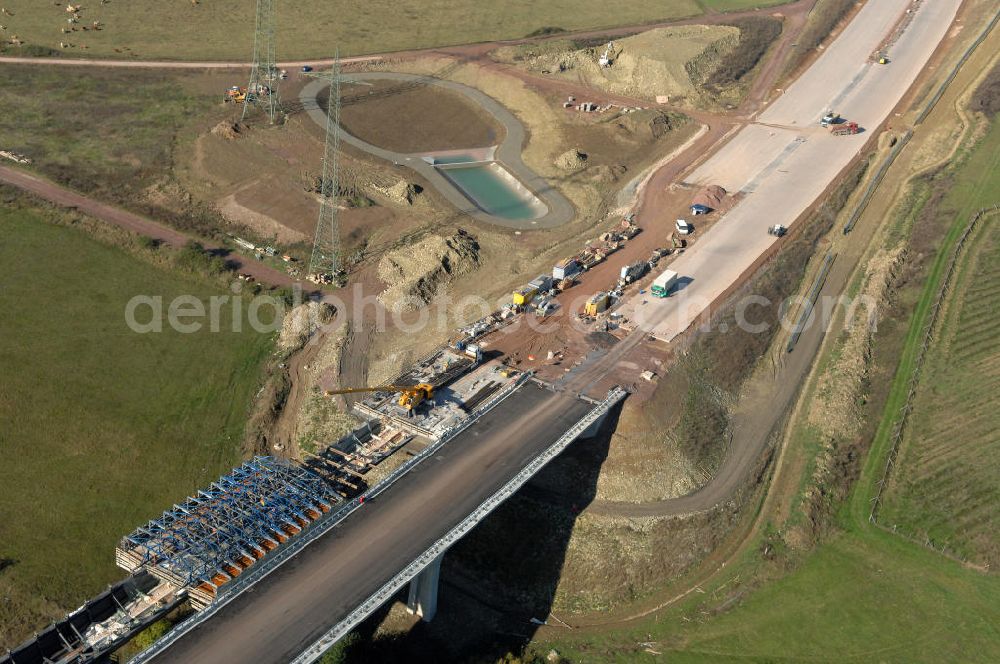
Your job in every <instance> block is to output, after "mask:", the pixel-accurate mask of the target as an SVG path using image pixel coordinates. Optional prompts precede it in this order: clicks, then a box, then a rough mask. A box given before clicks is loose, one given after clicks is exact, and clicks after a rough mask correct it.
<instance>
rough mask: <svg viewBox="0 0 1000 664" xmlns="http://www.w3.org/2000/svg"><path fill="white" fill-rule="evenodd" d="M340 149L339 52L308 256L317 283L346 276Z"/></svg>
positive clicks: (327, 106)
mask: <svg viewBox="0 0 1000 664" xmlns="http://www.w3.org/2000/svg"><path fill="white" fill-rule="evenodd" d="M339 150H340V55H339V53H338V55H337V56H336V59H335V60H334V63H333V68H332V69H331V70H330V97H329V99H328V101H327V104H326V147H325V150H324V152H323V176H322V178H321V180H320V198H321V201H320V208H319V220H318V221H317V222H316V235H315V238H314V239H313V250H312V257H311V258H310V259H309V278H310V279H311V280H313V281H315V282H317V283H334V282H336V281H340V280H341V279H343V270H342V268H343V266H342V265H341V259H340V251H341V247H340V224H339V221H338V218H337V195H338V193H339V192H340V181H339V172H338V170H339V169H338V163H339V162H338V154H339Z"/></svg>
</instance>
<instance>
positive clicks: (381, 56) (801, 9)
mask: <svg viewBox="0 0 1000 664" xmlns="http://www.w3.org/2000/svg"><path fill="white" fill-rule="evenodd" d="M815 2H816V0H797V2H791V3H789V4H787V5H778V6H775V7H769V8H767V9H766V10H764V12H760V11H757V10H754V9H751V10H746V11H739V12H730V13H726V14H720V13H718V12H715V11H712V12H707V13H706V14H705V15H702V16H692V17H690V18H686V19H680V20H674V21H661V22H657V23H646V24H642V25H627V26H621V27H617V28H605V29H596V30H583V31H579V32H562V33H559V34H556V35H549V36H542V37H526V38H524V39H508V40H498V41H490V42H482V43H479V44H464V45H459V46H447V47H428V48H423V49H416V50H410V51H392V52H388V53H373V54H371V55H358V56H352V57H346V58H341V59H340V62H341V64H352V63H360V62H372V61H378V60H385V59H390V58H391V59H393V60H403V59H415V58H421V57H425V56H426V55H428V54H431V53H434V52H440V53H446V54H450V55H454V56H457V57H460V58H462V57H469V56H473V57H481V56H482V55H484V54H485V53H488V52H489V51H492V50H493V49H495V48H497V47H500V46H511V45H515V46H516V45H518V44H530V43H536V42H542V41H546V40H551V39H567V38H571V39H589V38H595V37H620V36H622V35H630V34H634V33H635V32H638V31H640V30H652V29H654V28H665V27H669V26H674V25H712V24H718V23H725V22H728V21H731V20H733V19H735V18H741V17H745V16H757V15H760V14H761V13H767V14H776V13H780V14H782V15H783V16H786V17H805V16H806V15H807V14H808V12H809V10H810V9H811V8H812V6H813V5H814V4H815ZM247 50H248V51H249V48H248V49H247ZM4 62H7V63H11V64H30V65H55V66H84V67H121V68H129V69H141V68H152V69H246V68H249V67H250V63H249V62H233V61H229V62H223V61H219V62H205V61H195V62H184V61H178V60H114V59H102V58H44V57H42V58H24V57H15V56H2V57H0V63H4ZM333 62H334V59H333V58H315V59H312V60H288V61H285V62H279V63H277V66H278V67H284V68H298V67H301V66H303V65H310V66H314V67H315V66H324V65H331V64H333Z"/></svg>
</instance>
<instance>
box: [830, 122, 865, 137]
mask: <svg viewBox="0 0 1000 664" xmlns="http://www.w3.org/2000/svg"><path fill="white" fill-rule="evenodd" d="M859 131H861V128H860V127H858V123H857V122H845V123H844V124H840V125H834V126H832V127H830V133H831V134H832V135H834V136H849V135H851V134H856V133H858V132H859Z"/></svg>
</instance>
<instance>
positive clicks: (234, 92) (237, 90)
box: [224, 85, 247, 104]
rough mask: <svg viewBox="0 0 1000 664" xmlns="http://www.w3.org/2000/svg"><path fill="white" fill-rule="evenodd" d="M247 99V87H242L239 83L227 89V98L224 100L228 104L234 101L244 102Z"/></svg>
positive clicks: (237, 102) (236, 102)
mask: <svg viewBox="0 0 1000 664" xmlns="http://www.w3.org/2000/svg"><path fill="white" fill-rule="evenodd" d="M246 100H247V89H246V88H241V87H240V86H238V85H234V86H233V87H231V88H229V89H228V90H226V98H225V100H224V101H225V102H226V103H227V104H228V103H229V102H233V103H234V104H242V103H243V102H245V101H246Z"/></svg>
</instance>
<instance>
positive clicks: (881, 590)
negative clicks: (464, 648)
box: [541, 532, 1000, 664]
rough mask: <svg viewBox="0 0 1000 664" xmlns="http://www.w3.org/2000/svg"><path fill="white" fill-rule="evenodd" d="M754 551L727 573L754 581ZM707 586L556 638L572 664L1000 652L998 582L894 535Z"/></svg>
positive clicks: (990, 656) (862, 538) (866, 538)
mask: <svg viewBox="0 0 1000 664" xmlns="http://www.w3.org/2000/svg"><path fill="white" fill-rule="evenodd" d="M755 553H756V552H755ZM750 558H751V557H749V556H748V557H747V558H746V559H744V561H743V562H742V564H741V565H739V566H738V567H736V568H734V569H733V570H732V572H731V574H730V576H729V577H728V578H730V579H732V578H733V577H734V576H735V577H739V578H742V579H744V581H749V580H751V579H752V578H753V575H754V573H755V572H754V562H753V561H752V560H751V559H750ZM758 560H759V558H758ZM703 589H704V590H705V593H704V594H698V595H696V596H695V597H694V598H693V599H690V600H688V601H685V602H683V603H682V604H681V605H679V606H677V607H675V608H672V609H668V610H666V611H662V612H660V613H658V614H657V616H656V618H655V619H647V620H644V621H641V622H639V623H637V624H635V625H634V626H631V627H629V628H628V629H625V630H622V631H617V632H614V633H613V636H608V635H602V634H595V635H588V636H586V637H579V638H578V639H573V640H570V639H565V640H560V641H556V642H554V643H552V644H551V645H552V647H554V648H555V649H556V650H557V651H558V652H559V653H560V654H562V655H565V656H566V657H567V658H568V659H569V660H570V661H572V662H584V661H586V662H644V661H659V660H661V659H662V660H663V661H668V662H712V663H718V662H779V661H782V662H807V661H808V662H829V663H835V662H836V663H839V662H911V663H913V662H928V663H929V664H933V663H938V662H959V661H961V662H984V663H986V662H995V661H997V659H998V658H1000V629H998V627H997V625H998V624H1000V600H998V599H997V598H998V596H1000V579H998V578H997V577H996V576H988V577H984V576H983V575H982V574H979V573H977V572H973V571H971V570H967V569H963V568H961V567H960V566H958V565H956V564H954V563H952V562H951V561H949V560H946V559H944V558H941V557H940V556H938V555H937V554H935V553H933V552H931V551H927V550H922V549H920V548H919V547H916V546H914V545H912V544H910V543H909V542H906V541H904V540H901V539H899V538H894V537H893V536H892V535H889V534H888V533H882V532H874V533H869V534H866V535H859V534H856V533H849V534H845V535H841V536H838V537H837V538H836V539H834V540H833V541H830V542H827V543H825V544H823V545H822V546H820V547H819V548H818V549H817V550H815V551H814V552H813V553H812V554H811V555H810V556H809V558H808V559H807V560H806V561H805V563H804V564H803V565H802V566H801V567H800V568H798V569H796V570H795V571H794V572H792V573H791V574H789V575H787V576H786V577H784V578H782V579H779V580H777V581H772V582H770V583H768V584H767V585H765V586H763V587H761V588H759V589H757V590H756V591H753V592H745V593H740V592H737V593H735V594H734V593H732V592H730V591H731V589H732V584H730V585H729V586H728V587H722V588H718V589H717V588H713V587H712V586H706V587H704V588H703ZM640 644H649V645H648V646H644V645H640ZM545 647H546V648H547V647H549V644H548V643H546V644H545ZM646 647H648V648H649V649H651V650H654V651H656V652H659V653H662V654H663V656H662V658H654V657H652V656H651V655H650V654H648V653H646V652H645V648H646ZM541 652H543V653H544V652H546V650H545V649H541Z"/></svg>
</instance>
